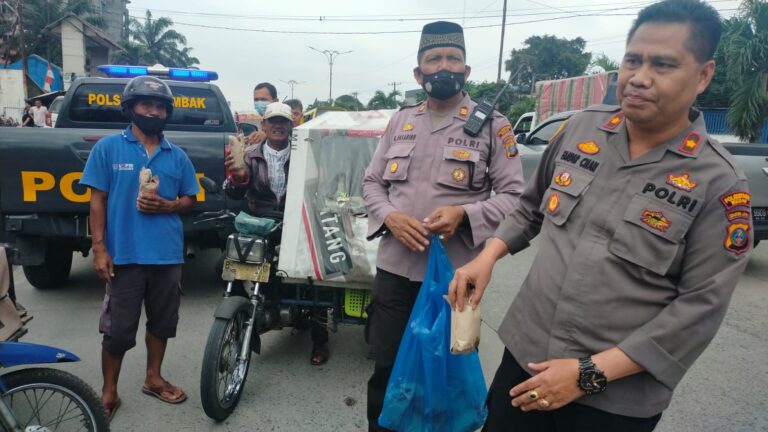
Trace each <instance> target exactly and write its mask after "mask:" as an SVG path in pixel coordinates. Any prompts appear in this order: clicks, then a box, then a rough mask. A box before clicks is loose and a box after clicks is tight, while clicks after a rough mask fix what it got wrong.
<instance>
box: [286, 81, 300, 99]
mask: <svg viewBox="0 0 768 432" xmlns="http://www.w3.org/2000/svg"><path fill="white" fill-rule="evenodd" d="M280 81H283V80H280ZM283 82H284V83H286V84H288V85H289V86H291V99H293V88H294V87H296V86H297V85H299V84H304V83H305V82H306V81H302V82H298V81H296V80H289V81H283Z"/></svg>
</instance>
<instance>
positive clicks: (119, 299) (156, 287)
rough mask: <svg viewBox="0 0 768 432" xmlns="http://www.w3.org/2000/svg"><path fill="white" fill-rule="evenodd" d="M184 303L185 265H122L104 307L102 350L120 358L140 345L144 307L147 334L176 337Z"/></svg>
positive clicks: (106, 296) (113, 279) (101, 324)
mask: <svg viewBox="0 0 768 432" xmlns="http://www.w3.org/2000/svg"><path fill="white" fill-rule="evenodd" d="M180 302H181V264H173V265H118V266H115V276H114V277H113V278H112V283H110V284H107V293H106V294H105V295H104V302H103V303H102V306H101V318H100V319H99V332H100V333H102V334H103V335H104V340H103V341H102V347H103V348H104V349H105V350H106V351H109V352H111V353H115V354H119V353H124V352H126V351H128V350H129V349H131V348H133V347H134V346H135V345H136V331H137V330H138V328H139V318H141V304H142V303H144V307H145V309H146V313H147V331H148V332H149V333H151V334H152V335H154V336H157V337H159V338H165V339H167V338H172V337H175V336H176V325H177V324H178V322H179V304H180Z"/></svg>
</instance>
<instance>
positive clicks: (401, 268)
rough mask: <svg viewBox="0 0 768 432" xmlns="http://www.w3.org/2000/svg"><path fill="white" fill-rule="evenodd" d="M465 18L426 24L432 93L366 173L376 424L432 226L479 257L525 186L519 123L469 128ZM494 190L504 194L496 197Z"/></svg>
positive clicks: (425, 74)
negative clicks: (374, 249) (374, 245)
mask: <svg viewBox="0 0 768 432" xmlns="http://www.w3.org/2000/svg"><path fill="white" fill-rule="evenodd" d="M465 54H466V53H465V49H464V34H463V30H462V28H461V26H459V25H458V24H454V23H449V22H434V23H430V24H427V25H426V26H424V30H423V32H422V36H421V43H420V46H419V53H418V58H417V60H418V66H417V67H416V68H414V77H415V78H416V81H417V82H418V83H419V84H421V85H422V87H423V88H424V90H425V91H426V92H427V100H426V101H425V102H423V103H421V104H418V105H415V106H411V107H406V108H403V109H402V110H400V111H399V112H398V113H397V114H395V115H394V117H392V120H391V121H390V122H389V126H388V127H387V130H386V132H385V134H384V136H383V137H382V139H381V141H380V142H379V145H378V148H377V149H376V153H375V154H374V155H373V159H372V161H371V164H370V166H369V167H368V170H367V171H366V174H365V179H364V183H363V191H364V192H363V193H364V198H365V204H366V206H367V208H368V212H369V214H368V217H369V231H368V234H369V238H374V237H377V236H381V243H380V245H379V253H378V258H377V272H376V278H375V281H374V286H373V293H372V302H371V307H370V313H369V327H368V330H367V332H366V334H367V336H368V341H369V343H370V344H371V347H372V349H373V351H374V352H375V363H376V364H375V369H374V373H373V376H372V377H371V379H370V380H369V381H368V424H369V429H370V430H382V429H381V428H380V427H379V426H378V424H377V420H378V418H379V414H380V413H381V408H382V405H383V400H384V393H385V390H386V385H387V381H388V380H389V375H390V373H391V371H392V366H393V364H394V361H395V357H396V355H397V349H398V346H399V344H400V339H401V337H402V335H403V330H404V329H405V325H406V323H407V321H408V317H409V316H410V313H411V309H412V308H413V304H414V302H415V300H416V295H417V294H418V290H419V287H420V285H421V282H422V280H423V279H424V273H425V271H426V264H427V256H428V254H427V252H426V251H427V249H428V248H429V240H428V239H429V238H430V235H431V234H433V233H434V234H440V235H441V236H442V237H443V244H444V246H445V249H446V251H447V253H448V256H449V257H450V258H451V261H452V262H453V264H454V265H455V266H459V265H463V264H465V263H466V262H468V261H469V260H470V259H472V258H473V257H475V256H476V255H477V254H478V253H479V252H480V249H481V247H482V246H483V244H484V243H485V241H486V240H487V239H488V238H489V237H490V236H491V234H493V232H494V230H495V229H496V227H497V226H498V224H499V222H500V221H501V220H502V219H503V218H504V216H505V215H506V214H508V213H509V212H510V211H511V210H512V208H513V205H514V203H515V202H516V201H517V199H518V197H519V195H520V193H521V192H522V189H523V176H522V165H521V163H520V158H519V157H518V152H517V146H516V144H515V141H514V136H513V132H512V127H511V126H510V124H509V122H508V121H507V119H506V118H505V117H504V116H502V115H501V114H499V113H498V112H494V113H493V115H492V119H491V120H490V121H489V122H488V124H486V125H485V127H484V128H483V129H482V132H481V133H480V134H479V135H478V136H477V137H471V136H469V135H467V134H466V133H464V130H463V127H464V124H465V123H466V120H467V119H468V118H469V115H470V113H471V112H472V109H473V108H474V107H475V103H474V102H472V100H471V99H470V98H469V96H468V95H467V94H466V93H464V92H462V88H463V86H464V82H465V80H466V79H467V78H468V77H469V72H470V67H469V66H467V65H466V63H465V58H466V57H465ZM491 189H493V190H494V192H495V195H493V196H491Z"/></svg>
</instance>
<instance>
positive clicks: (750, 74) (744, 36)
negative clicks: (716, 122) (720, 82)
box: [724, 0, 768, 142]
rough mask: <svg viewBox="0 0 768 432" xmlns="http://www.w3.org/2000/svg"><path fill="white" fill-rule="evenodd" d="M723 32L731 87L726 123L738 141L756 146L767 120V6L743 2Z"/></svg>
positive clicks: (753, 1) (760, 3) (756, 0)
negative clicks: (725, 38) (736, 17)
mask: <svg viewBox="0 0 768 432" xmlns="http://www.w3.org/2000/svg"><path fill="white" fill-rule="evenodd" d="M727 30H728V36H727V44H726V46H725V47H724V50H725V59H726V63H727V65H728V66H727V67H728V70H727V75H728V80H729V81H730V82H733V83H734V86H735V87H734V92H733V93H732V95H731V99H730V109H729V110H728V123H729V124H730V125H731V127H733V129H734V132H735V133H736V136H738V137H739V138H741V139H745V140H748V141H750V142H758V141H759V140H760V136H761V135H762V129H763V124H765V120H766V118H768V3H765V2H764V1H760V0H744V2H743V3H742V4H741V13H740V15H739V17H738V19H737V20H735V21H734V22H733V23H731V24H730V25H729V27H728V29H727Z"/></svg>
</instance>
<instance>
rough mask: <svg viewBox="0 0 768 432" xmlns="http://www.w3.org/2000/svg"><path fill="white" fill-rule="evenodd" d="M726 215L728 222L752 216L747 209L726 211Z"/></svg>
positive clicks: (747, 218)
mask: <svg viewBox="0 0 768 432" xmlns="http://www.w3.org/2000/svg"><path fill="white" fill-rule="evenodd" d="M725 217H726V218H727V219H728V222H733V221H735V220H738V219H743V220H747V221H748V220H750V219H751V218H752V215H750V214H749V212H748V211H746V210H733V211H729V212H728V213H726V214H725Z"/></svg>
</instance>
